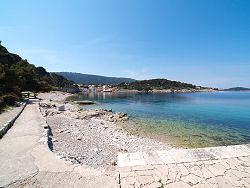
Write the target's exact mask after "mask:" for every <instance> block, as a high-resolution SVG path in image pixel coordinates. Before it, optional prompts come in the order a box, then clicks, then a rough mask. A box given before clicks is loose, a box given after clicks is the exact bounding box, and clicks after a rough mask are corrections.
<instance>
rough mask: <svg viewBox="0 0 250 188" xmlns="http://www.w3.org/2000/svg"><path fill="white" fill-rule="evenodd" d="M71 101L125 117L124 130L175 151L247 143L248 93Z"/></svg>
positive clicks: (133, 95)
mask: <svg viewBox="0 0 250 188" xmlns="http://www.w3.org/2000/svg"><path fill="white" fill-rule="evenodd" d="M74 100H93V101H97V102H98V104H95V105H88V106H86V105H85V106H82V107H83V108H106V109H112V110H113V112H124V113H127V114H128V115H129V117H130V120H129V121H128V122H126V123H125V125H126V126H128V125H129V126H128V129H127V130H129V131H131V132H132V133H134V134H137V135H139V136H146V137H150V138H152V139H157V140H160V141H163V142H166V143H168V144H170V145H173V146H175V147H183V148H199V147H212V146H225V145H235V144H247V143H250V92H208V93H206V92H197V93H148V94H138V93H113V92H112V93H83V94H80V95H77V96H75V97H74Z"/></svg>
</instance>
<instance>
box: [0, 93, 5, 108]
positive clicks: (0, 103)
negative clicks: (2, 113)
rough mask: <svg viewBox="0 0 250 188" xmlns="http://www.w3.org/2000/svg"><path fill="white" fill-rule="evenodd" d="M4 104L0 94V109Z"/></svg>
mask: <svg viewBox="0 0 250 188" xmlns="http://www.w3.org/2000/svg"><path fill="white" fill-rule="evenodd" d="M4 106H5V104H4V100H3V97H1V96H0V109H2V108H3V107H4Z"/></svg>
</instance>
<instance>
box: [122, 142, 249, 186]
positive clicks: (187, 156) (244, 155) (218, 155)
mask: <svg viewBox="0 0 250 188" xmlns="http://www.w3.org/2000/svg"><path fill="white" fill-rule="evenodd" d="M118 166H119V173H120V183H121V187H122V188H124V187H126V188H128V187H150V188H151V187H167V188H172V187H173V188H178V187H204V188H205V187H207V188H209V187H212V188H215V187H223V188H230V187H250V145H237V146H227V147H211V148H203V149H173V150H168V151H156V152H149V153H127V154H125V153H120V154H119V155H118Z"/></svg>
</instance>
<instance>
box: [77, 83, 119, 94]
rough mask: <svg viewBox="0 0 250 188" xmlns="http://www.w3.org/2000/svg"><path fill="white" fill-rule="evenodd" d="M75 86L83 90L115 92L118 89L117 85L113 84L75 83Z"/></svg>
mask: <svg viewBox="0 0 250 188" xmlns="http://www.w3.org/2000/svg"><path fill="white" fill-rule="evenodd" d="M75 86H76V87H77V88H78V89H79V90H80V91H81V92H115V91H118V89H117V87H113V86H111V85H84V84H75Z"/></svg>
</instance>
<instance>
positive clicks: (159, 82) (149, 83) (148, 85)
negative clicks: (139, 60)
mask: <svg viewBox="0 0 250 188" xmlns="http://www.w3.org/2000/svg"><path fill="white" fill-rule="evenodd" d="M118 87H119V88H122V89H136V90H153V89H157V90H163V89H195V88H196V86H195V85H192V84H187V83H183V82H178V81H171V80H167V79H152V80H142V81H136V82H132V83H129V84H126V83H121V84H119V85H118Z"/></svg>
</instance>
